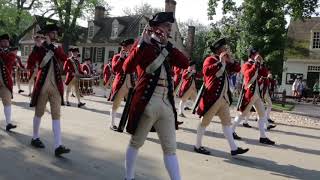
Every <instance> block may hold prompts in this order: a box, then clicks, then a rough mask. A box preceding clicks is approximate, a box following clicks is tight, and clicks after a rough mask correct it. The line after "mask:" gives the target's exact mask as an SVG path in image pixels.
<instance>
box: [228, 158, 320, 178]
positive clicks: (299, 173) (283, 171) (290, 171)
mask: <svg viewBox="0 0 320 180" xmlns="http://www.w3.org/2000/svg"><path fill="white" fill-rule="evenodd" d="M224 161H225V162H227V163H231V164H236V165H240V166H243V167H248V168H252V169H259V170H263V171H270V172H271V174H273V175H275V176H282V177H286V178H290V179H308V180H317V179H319V176H320V171H317V170H309V169H305V168H302V167H297V166H294V165H279V164H277V163H276V162H274V161H270V160H267V159H262V158H257V157H245V158H238V157H237V158H231V159H226V160H224Z"/></svg>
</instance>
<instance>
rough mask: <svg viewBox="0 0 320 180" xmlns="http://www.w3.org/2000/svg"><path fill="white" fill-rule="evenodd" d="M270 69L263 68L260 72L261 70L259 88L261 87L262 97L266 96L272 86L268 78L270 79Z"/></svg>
mask: <svg viewBox="0 0 320 180" xmlns="http://www.w3.org/2000/svg"><path fill="white" fill-rule="evenodd" d="M268 72H269V70H268V68H267V67H266V66H261V68H260V70H259V76H258V79H259V81H258V82H259V86H260V87H261V96H262V97H264V95H265V94H266V92H267V89H269V86H270V81H269V79H268V78H267V77H268Z"/></svg>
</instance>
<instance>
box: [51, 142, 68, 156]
mask: <svg viewBox="0 0 320 180" xmlns="http://www.w3.org/2000/svg"><path fill="white" fill-rule="evenodd" d="M70 151H71V150H70V149H68V148H66V147H64V146H62V145H60V146H59V147H57V148H56V150H54V155H55V156H58V157H59V156H61V154H66V153H69V152H70Z"/></svg>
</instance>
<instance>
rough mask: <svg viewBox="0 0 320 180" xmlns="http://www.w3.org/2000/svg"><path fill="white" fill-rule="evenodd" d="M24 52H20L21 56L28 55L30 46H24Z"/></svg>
mask: <svg viewBox="0 0 320 180" xmlns="http://www.w3.org/2000/svg"><path fill="white" fill-rule="evenodd" d="M23 52H24V54H22V55H23V56H29V54H30V53H31V52H30V46H24V51H23Z"/></svg>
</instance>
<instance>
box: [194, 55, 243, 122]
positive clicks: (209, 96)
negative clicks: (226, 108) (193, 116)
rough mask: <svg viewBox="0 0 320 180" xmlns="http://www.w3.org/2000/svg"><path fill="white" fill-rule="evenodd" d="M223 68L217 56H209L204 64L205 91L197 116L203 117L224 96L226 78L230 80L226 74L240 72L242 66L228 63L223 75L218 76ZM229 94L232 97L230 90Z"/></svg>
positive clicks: (236, 63)
mask: <svg viewBox="0 0 320 180" xmlns="http://www.w3.org/2000/svg"><path fill="white" fill-rule="evenodd" d="M222 67H223V66H222V63H221V62H220V60H219V56H217V55H213V56H209V57H207V58H206V59H205V60H204V62H203V69H202V72H203V76H204V86H205V89H204V92H203V94H202V96H201V99H200V102H199V107H198V109H197V114H198V115H199V116H203V115H204V114H205V113H206V112H207V111H208V110H209V109H210V107H211V106H213V105H214V103H215V102H216V101H217V100H218V99H219V98H220V96H221V95H222V90H223V87H224V83H225V78H228V77H227V74H226V73H228V74H231V73H236V72H239V71H240V64H239V63H238V62H233V63H230V62H228V63H227V64H226V66H225V70H224V71H223V73H222V75H221V76H217V73H218V72H219V71H220V70H221V68H222ZM227 82H229V81H227ZM228 92H229V93H228V95H230V90H229V89H228ZM230 102H231V101H230Z"/></svg>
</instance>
